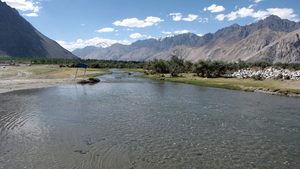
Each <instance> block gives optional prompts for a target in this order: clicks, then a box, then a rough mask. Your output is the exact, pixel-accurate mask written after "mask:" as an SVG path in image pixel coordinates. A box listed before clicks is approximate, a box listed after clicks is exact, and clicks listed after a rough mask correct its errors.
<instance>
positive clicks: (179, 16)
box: [169, 13, 198, 21]
mask: <svg viewBox="0 0 300 169" xmlns="http://www.w3.org/2000/svg"><path fill="white" fill-rule="evenodd" d="M169 15H171V16H172V18H173V20H174V21H180V20H184V21H193V20H195V19H197V18H198V15H194V14H189V15H188V17H187V18H182V14H181V13H170V14H169Z"/></svg>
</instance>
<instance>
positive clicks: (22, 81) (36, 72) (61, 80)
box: [0, 65, 109, 93]
mask: <svg viewBox="0 0 300 169" xmlns="http://www.w3.org/2000/svg"><path fill="white" fill-rule="evenodd" d="M76 70H77V68H65V67H64V68H60V67H59V66H58V65H32V66H29V65H20V66H5V68H4V67H3V66H1V67H0V93H5V92H9V91H14V90H22V89H32V88H43V87H51V86H59V85H66V84H73V83H77V82H78V80H81V79H82V76H83V74H84V69H83V68H79V69H78V72H77V79H75V74H76ZM107 73H109V72H108V71H103V70H99V69H87V71H86V73H85V78H87V77H90V76H95V75H102V74H107Z"/></svg>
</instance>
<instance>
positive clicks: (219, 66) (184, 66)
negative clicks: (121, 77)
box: [143, 55, 300, 77]
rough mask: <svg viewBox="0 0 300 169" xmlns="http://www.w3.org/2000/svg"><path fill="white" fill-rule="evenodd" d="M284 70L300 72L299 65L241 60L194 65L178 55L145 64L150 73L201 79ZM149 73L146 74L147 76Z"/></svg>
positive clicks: (209, 61)
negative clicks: (192, 75) (252, 70)
mask: <svg viewBox="0 0 300 169" xmlns="http://www.w3.org/2000/svg"><path fill="white" fill-rule="evenodd" d="M270 66H272V67H274V68H282V69H293V70H300V64H299V63H280V62H279V63H276V64H272V63H270V62H265V61H258V62H245V61H243V60H241V59H239V60H238V61H237V62H230V63H228V62H224V61H218V60H214V61H211V60H198V61H197V62H195V63H192V62H191V61H189V60H184V59H183V58H179V57H178V56H177V55H171V59H170V60H163V59H159V60H158V59H153V60H151V61H147V62H145V63H144V67H143V68H144V69H147V70H148V72H149V73H152V74H155V73H160V74H164V73H170V74H171V76H173V77H174V76H178V74H180V73H189V72H193V73H195V74H197V76H201V77H204V76H206V77H220V76H221V75H224V74H231V73H233V72H234V71H238V70H240V69H247V68H256V69H262V70H263V69H264V68H266V67H270ZM148 72H145V73H146V74H147V73H148Z"/></svg>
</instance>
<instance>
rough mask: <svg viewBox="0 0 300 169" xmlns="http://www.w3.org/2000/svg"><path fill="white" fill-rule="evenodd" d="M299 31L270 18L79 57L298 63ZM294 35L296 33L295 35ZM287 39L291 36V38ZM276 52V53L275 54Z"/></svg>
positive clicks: (299, 25)
mask: <svg viewBox="0 0 300 169" xmlns="http://www.w3.org/2000/svg"><path fill="white" fill-rule="evenodd" d="M298 29H300V22H298V23H296V22H293V21H289V20H286V19H281V18H279V17H277V16H274V15H271V16H269V17H267V18H266V19H264V20H260V21H259V22H257V23H252V24H249V25H245V26H240V25H237V24H234V25H232V26H230V27H226V28H223V29H220V30H218V31H217V32H215V33H214V34H212V33H208V34H206V35H204V36H202V37H199V36H197V35H195V34H192V33H188V34H181V35H176V36H173V37H165V38H158V39H147V40H142V41H136V42H135V43H133V44H131V45H121V44H114V45H112V46H110V47H108V48H103V49H95V48H94V50H93V51H91V52H87V53H85V54H84V55H80V57H82V58H85V59H105V60H140V61H143V60H152V59H154V58H157V59H169V58H170V55H171V54H175V55H180V56H182V57H183V58H185V59H186V60H191V61H193V62H196V61H197V60H199V59H210V60H224V61H229V62H231V61H236V60H238V59H242V60H246V61H258V60H266V61H270V62H299V60H300V58H299V57H300V55H299V52H298V51H299V50H297V49H298V47H297V44H298V40H296V39H295V38H294V37H296V34H297V31H296V30H298ZM293 31H296V32H294V33H292V32H293ZM289 33H291V34H289ZM286 36H288V37H290V36H291V38H287V37H286ZM292 37H293V38H292ZM277 41H281V43H282V44H281V46H280V47H278V46H277V47H271V46H270V45H274V44H273V42H277ZM295 44H296V45H295ZM287 46H288V47H287ZM284 47H286V48H288V51H289V52H288V54H282V52H281V53H280V52H279V48H284ZM275 48H276V50H277V52H274V51H273V50H274V49H275ZM277 48H278V49H277ZM282 50H283V49H282ZM80 51H81V50H80V49H77V50H76V51H74V54H75V55H76V54H77V53H78V52H80ZM264 51H265V52H264ZM266 51H268V52H266ZM258 53H259V54H258ZM279 55H280V56H279Z"/></svg>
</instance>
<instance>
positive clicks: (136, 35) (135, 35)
mask: <svg viewBox="0 0 300 169" xmlns="http://www.w3.org/2000/svg"><path fill="white" fill-rule="evenodd" d="M129 37H131V38H132V39H140V38H145V37H146V38H152V37H151V36H147V35H141V34H140V33H133V34H131V35H130V36H129Z"/></svg>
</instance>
